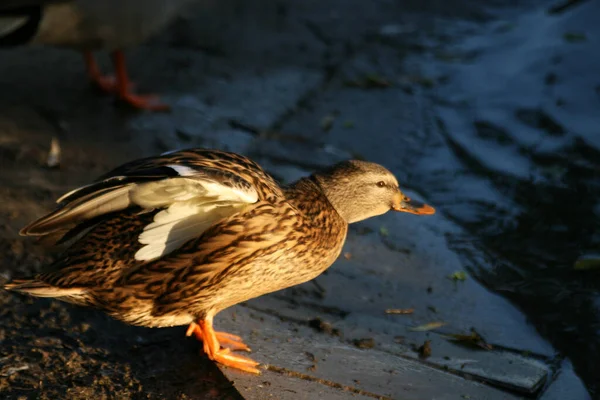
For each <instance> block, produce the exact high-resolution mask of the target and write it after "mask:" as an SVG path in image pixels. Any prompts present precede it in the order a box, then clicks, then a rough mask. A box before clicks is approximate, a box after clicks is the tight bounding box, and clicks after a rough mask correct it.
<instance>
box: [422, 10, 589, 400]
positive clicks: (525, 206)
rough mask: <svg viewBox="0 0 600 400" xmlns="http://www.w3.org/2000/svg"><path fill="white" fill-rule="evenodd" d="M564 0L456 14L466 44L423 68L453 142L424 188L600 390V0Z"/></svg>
mask: <svg viewBox="0 0 600 400" xmlns="http://www.w3.org/2000/svg"><path fill="white" fill-rule="evenodd" d="M550 6H551V5H550V4H548V3H543V5H541V6H537V7H531V8H530V9H529V10H519V11H518V12H507V11H498V13H497V16H498V19H497V20H495V21H493V22H490V23H486V24H485V25H484V26H481V25H479V26H477V27H475V26H474V25H469V24H467V23H465V24H464V26H460V25H458V26H457V25H454V27H453V28H452V29H453V30H454V32H453V33H452V35H451V36H452V39H451V41H452V43H455V45H451V46H450V50H448V48H449V47H448V46H447V45H445V46H444V48H445V50H444V53H443V54H440V53H439V52H436V50H435V49H434V50H433V51H431V52H430V54H429V59H428V61H427V62H426V63H425V64H424V65H423V64H421V65H420V67H422V68H425V69H426V70H427V71H428V73H429V74H430V76H431V77H434V78H435V79H436V81H437V82H442V84H440V85H438V86H436V87H435V88H434V89H432V93H433V96H434V97H435V104H436V106H435V108H434V110H432V119H434V120H435V126H434V127H433V129H436V130H438V132H439V133H440V135H441V137H442V138H443V142H444V145H443V146H439V147H438V148H436V149H433V150H430V151H429V153H430V154H429V155H427V156H425V158H424V159H423V160H422V161H421V163H420V164H422V165H423V171H424V173H425V172H426V173H428V174H430V176H431V178H427V177H425V176H423V184H422V185H420V186H422V189H423V191H424V192H425V193H426V194H427V196H428V198H429V199H431V201H432V202H433V203H434V204H436V205H438V206H440V208H441V209H442V210H443V211H444V212H445V213H446V215H448V216H450V217H451V218H453V219H454V220H456V221H457V222H459V223H460V224H461V225H462V226H464V227H466V228H467V231H468V232H469V235H468V236H467V237H463V238H454V239H453V246H454V247H455V248H456V249H458V250H460V252H461V254H462V255H463V256H464V257H465V260H466V264H467V265H468V266H469V267H470V269H471V272H472V273H473V274H475V275H476V276H478V278H479V279H480V280H481V281H482V282H484V283H485V284H486V285H487V286H488V287H489V288H490V289H492V290H494V291H497V292H498V293H500V294H502V295H503V296H505V297H507V298H508V299H510V300H512V301H513V302H514V303H515V304H517V305H518V306H519V307H520V308H521V309H522V310H523V311H524V312H525V313H526V314H527V315H528V317H529V319H530V321H531V322H532V323H533V324H534V325H535V326H536V328H537V329H538V330H539V332H540V333H541V334H542V335H544V336H545V337H546V338H547V339H548V340H550V341H551V343H552V344H553V345H554V346H555V348H556V349H557V350H558V351H559V352H560V353H562V354H564V355H565V356H567V357H568V358H570V359H571V360H572V362H573V364H574V366H575V369H576V372H577V373H578V375H579V376H580V377H581V378H582V379H583V380H584V381H585V383H586V385H587V386H588V388H589V389H590V391H591V393H592V395H593V396H600V370H597V369H596V367H597V364H598V359H600V266H599V265H596V266H595V268H594V267H593V266H592V267H591V268H588V269H585V270H580V269H577V268H575V265H576V262H577V261H578V260H580V259H582V258H588V259H592V260H595V259H596V260H597V259H600V229H599V228H600V51H599V49H600V24H599V21H600V4H598V2H592V1H589V2H583V3H582V4H579V5H576V6H573V7H570V8H567V9H565V10H563V11H562V12H558V13H552V12H549V8H550ZM434 47H435V46H434ZM415 181H416V180H415ZM473 247H477V248H478V249H484V251H485V254H487V258H486V259H481V257H479V258H478V259H475V258H474V257H472V254H473V253H474V252H472V251H471V250H472V249H473Z"/></svg>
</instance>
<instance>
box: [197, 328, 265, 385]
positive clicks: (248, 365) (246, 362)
mask: <svg viewBox="0 0 600 400" xmlns="http://www.w3.org/2000/svg"><path fill="white" fill-rule="evenodd" d="M192 333H193V334H194V335H195V336H196V338H198V339H199V340H201V341H202V343H203V344H204V352H205V353H206V354H207V355H208V358H210V359H211V360H213V361H216V362H218V363H221V364H223V365H226V366H228V367H233V368H237V369H241V370H242V371H246V372H250V373H253V374H260V371H259V370H258V369H257V368H255V367H256V366H257V365H258V364H259V363H257V362H256V361H254V360H251V359H249V358H247V357H242V356H239V355H236V354H232V353H231V350H245V351H250V348H249V347H248V346H246V344H244V343H243V342H242V339H241V338H240V337H239V336H236V335H232V334H229V333H225V332H215V331H214V330H213V327H212V321H210V320H201V321H198V323H197V324H196V323H191V324H190V326H189V328H188V330H187V333H186V335H187V336H191V335H192ZM222 345H224V346H226V347H227V348H221V346H222Z"/></svg>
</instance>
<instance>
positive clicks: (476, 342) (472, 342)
mask: <svg viewBox="0 0 600 400" xmlns="http://www.w3.org/2000/svg"><path fill="white" fill-rule="evenodd" d="M445 336H446V337H447V338H448V339H449V340H451V341H454V342H460V343H461V344H465V345H468V346H472V347H477V348H481V349H484V350H492V349H493V348H494V347H493V346H492V345H491V344H489V343H487V342H486V341H485V339H483V337H481V335H480V334H479V333H477V331H475V329H471V333H470V334H468V335H464V334H451V335H445Z"/></svg>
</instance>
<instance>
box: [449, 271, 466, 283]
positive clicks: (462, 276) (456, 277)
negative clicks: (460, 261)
mask: <svg viewBox="0 0 600 400" xmlns="http://www.w3.org/2000/svg"><path fill="white" fill-rule="evenodd" d="M467 276H468V275H467V273H466V272H465V271H456V272H453V273H452V274H451V275H450V276H448V278H450V279H452V280H453V281H465V280H466V279H467Z"/></svg>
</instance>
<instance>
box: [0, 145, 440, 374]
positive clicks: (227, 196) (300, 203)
mask: <svg viewBox="0 0 600 400" xmlns="http://www.w3.org/2000/svg"><path fill="white" fill-rule="evenodd" d="M57 202H58V204H59V206H58V208H57V209H56V210H55V211H53V212H51V213H49V214H48V215H46V216H44V217H42V218H40V219H38V220H36V221H34V222H32V223H31V224H29V225H28V226H27V227H25V228H23V230H22V231H21V234H23V235H39V236H41V235H49V234H56V233H62V232H66V234H65V236H64V237H63V238H70V240H71V241H72V242H73V244H71V245H70V247H69V248H68V249H67V250H66V251H65V252H64V254H63V255H62V256H61V257H59V258H58V260H57V261H56V262H55V263H54V264H53V265H52V268H51V271H50V272H45V273H41V274H39V275H37V276H35V277H33V278H30V279H23V280H14V281H13V282H11V283H9V284H7V285H6V286H5V287H6V288H7V289H10V290H14V291H18V292H22V293H28V294H30V295H33V296H39V297H53V298H56V299H59V300H63V301H66V302H70V303H75V304H80V305H86V306H91V307H95V308H98V309H100V310H102V311H104V312H106V313H108V314H109V315H111V316H112V317H114V318H116V319H119V320H121V321H124V322H126V323H129V324H132V325H138V326H145V327H169V326H176V325H189V329H188V331H187V335H188V336H189V335H191V334H195V336H196V337H197V338H198V339H200V340H201V341H202V342H203V345H204V351H205V352H206V354H207V355H208V357H209V358H210V359H212V360H214V361H217V362H219V363H221V364H224V365H228V366H231V367H235V368H239V369H241V370H244V371H247V372H253V373H259V370H258V369H257V368H256V367H257V366H258V363H256V362H255V361H253V360H251V359H249V358H246V357H242V356H240V355H237V354H235V353H232V350H246V351H249V350H250V349H249V348H248V347H247V346H246V345H245V344H244V343H243V342H242V339H241V338H239V337H238V336H235V335H231V334H228V333H224V332H217V331H214V330H213V317H214V316H215V315H216V314H217V313H218V312H220V311H222V310H224V309H226V308H228V307H231V306H233V305H235V304H238V303H240V302H243V301H246V300H249V299H252V298H254V297H258V296H261V295H263V294H266V293H270V292H274V291H276V290H280V289H284V288H287V287H290V286H294V285H298V284H300V283H303V282H306V281H308V280H310V279H313V278H315V277H317V276H318V275H319V274H321V273H322V272H323V271H325V270H326V269H327V268H328V267H329V266H330V265H331V264H332V263H333V262H334V261H335V259H336V258H337V257H338V256H339V254H340V252H341V250H342V246H343V244H344V241H345V239H346V233H347V231H348V224H349V223H352V222H357V221H361V220H364V219H367V218H370V217H373V216H376V215H381V214H384V213H386V212H387V211H389V210H394V211H403V212H408V213H413V214H433V213H434V212H435V211H434V209H433V208H432V207H430V206H428V205H426V204H422V203H419V202H416V201H414V200H411V199H409V198H408V197H406V196H405V195H404V194H403V193H402V191H401V190H400V188H399V187H398V181H397V180H396V178H395V177H394V175H393V174H392V173H391V172H390V171H388V170H387V169H385V168H384V167H382V166H380V165H378V164H374V163H370V162H365V161H355V160H351V161H345V162H342V163H339V164H337V165H334V166H332V167H330V168H328V169H325V170H323V171H321V172H318V173H315V174H313V175H311V176H310V177H307V178H302V179H300V180H298V181H297V182H295V183H294V184H292V185H290V186H280V185H279V184H277V182H275V180H274V179H273V178H272V177H271V176H269V175H268V174H267V173H266V172H265V171H264V170H263V169H262V168H261V167H260V166H259V165H258V164H256V163H255V162H253V161H251V160H250V159H248V158H246V157H243V156H241V155H238V154H234V153H228V152H224V151H216V150H205V149H190V150H182V151H177V152H173V153H167V154H163V155H161V156H158V157H151V158H145V159H141V160H138V161H133V162H130V163H128V164H125V165H123V166H121V167H118V168H116V169H115V170H113V171H111V172H110V173H108V174H106V175H104V176H103V177H101V178H100V179H98V180H97V181H95V182H94V183H92V184H90V185H87V186H83V187H81V188H79V189H76V190H74V191H72V192H70V193H67V194H66V195H64V196H62V197H61V198H60V199H59V200H58V201H57ZM65 240H66V239H65Z"/></svg>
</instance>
